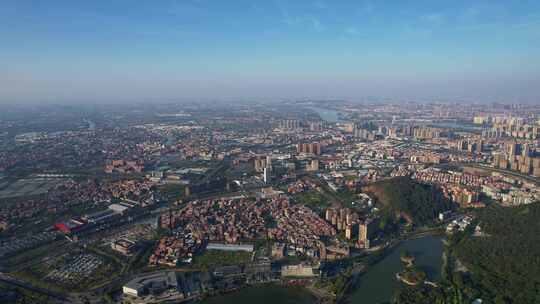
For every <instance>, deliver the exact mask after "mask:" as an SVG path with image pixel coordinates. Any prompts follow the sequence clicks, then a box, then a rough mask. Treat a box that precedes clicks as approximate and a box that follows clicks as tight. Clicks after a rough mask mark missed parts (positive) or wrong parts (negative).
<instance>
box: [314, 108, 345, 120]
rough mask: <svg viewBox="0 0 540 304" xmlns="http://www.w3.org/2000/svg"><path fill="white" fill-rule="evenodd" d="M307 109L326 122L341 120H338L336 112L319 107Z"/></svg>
mask: <svg viewBox="0 0 540 304" xmlns="http://www.w3.org/2000/svg"><path fill="white" fill-rule="evenodd" d="M309 109H311V110H313V111H315V112H316V113H317V114H319V116H320V117H321V119H322V120H326V121H328V122H338V121H341V119H340V118H339V115H340V113H339V112H338V111H335V110H331V109H326V108H319V107H309Z"/></svg>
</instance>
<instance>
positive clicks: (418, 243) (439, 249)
mask: <svg viewBox="0 0 540 304" xmlns="http://www.w3.org/2000/svg"><path fill="white" fill-rule="evenodd" d="M405 250H406V251H408V252H410V253H411V254H412V255H414V256H415V258H416V261H415V264H416V266H418V267H419V268H420V269H422V270H423V271H425V272H426V274H427V277H428V280H430V281H437V280H438V279H440V275H441V267H442V254H443V250H444V247H443V243H442V240H441V238H440V237H438V236H426V237H422V238H419V239H413V240H408V241H405V242H403V243H401V244H399V245H398V246H397V247H396V248H395V249H394V250H393V251H392V252H391V253H390V254H389V255H388V256H386V257H385V258H384V259H383V260H382V261H380V262H379V263H377V264H375V265H373V266H370V267H369V269H368V271H367V272H366V273H365V274H364V275H362V276H361V277H360V280H359V283H358V285H357V286H356V289H355V290H354V291H353V292H352V294H351V295H350V297H349V303H362V304H364V303H365V304H381V303H390V301H391V300H392V297H393V295H394V292H395V291H396V288H397V287H399V284H400V283H399V282H398V281H397V280H396V276H395V275H396V273H397V272H400V271H401V270H403V264H402V262H401V259H400V254H401V252H402V251H405Z"/></svg>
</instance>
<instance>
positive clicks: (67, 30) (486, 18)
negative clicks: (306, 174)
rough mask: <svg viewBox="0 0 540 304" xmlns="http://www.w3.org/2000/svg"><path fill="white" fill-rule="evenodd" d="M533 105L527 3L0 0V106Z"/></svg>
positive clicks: (538, 12)
mask: <svg viewBox="0 0 540 304" xmlns="http://www.w3.org/2000/svg"><path fill="white" fill-rule="evenodd" d="M366 97H380V98H393V99H396V100H405V99H408V100H415V99H418V100H433V101H437V100H472V101H503V102H504V101H507V102H521V101H526V102H540V1H538V0H534V1H527V0H521V1H513V0H504V1H502V0H486V1H476V0H466V1H462V0H453V1H440V0H423V1H408V0H394V1H385V0H377V1H375V0H347V1H346V0H343V1H342V0H332V1H329V0H311V1H310V0H308V1H303V0H287V1H285V0H283V1H282V0H260V1H259V0H91V1H77V0H47V1H43V0H34V1H31V0H0V103H4V104H5V103H7V104H18V103H25V102H31V103H46V102H70V103H71V102H73V103H77V102H84V103H88V102H111V103H112V102H125V101H127V102H129V101H135V100H137V101H141V100H147V101H159V100H171V99H172V100H174V99H186V100H198V99H201V100H202V99H209V100H214V99H215V100H236V99H242V100H250V99H264V100H281V99H297V98H298V99H300V98H302V99H304V98H314V99H330V98H332V99H334V98H338V99H349V100H352V101H354V100H360V101H361V100H362V99H363V98H366Z"/></svg>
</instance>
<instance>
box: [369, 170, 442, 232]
mask: <svg viewBox="0 0 540 304" xmlns="http://www.w3.org/2000/svg"><path fill="white" fill-rule="evenodd" d="M362 191H364V192H366V193H369V194H371V195H373V196H374V197H375V198H376V200H377V202H378V203H379V204H381V205H382V208H383V209H386V210H388V211H391V212H393V213H394V214H396V215H397V216H401V217H403V218H405V219H406V220H407V221H409V222H411V223H414V224H416V225H426V224H429V223H431V222H433V220H435V219H436V218H437V216H438V214H439V212H442V211H446V210H449V209H451V208H452V203H451V202H450V201H449V200H448V199H447V198H445V197H444V196H443V194H442V192H441V191H440V189H439V188H437V187H436V186H432V185H426V184H420V183H417V182H415V181H413V180H412V179H410V178H408V177H397V178H393V179H389V180H383V181H379V182H376V183H373V184H370V185H367V186H365V187H364V188H363V189H362Z"/></svg>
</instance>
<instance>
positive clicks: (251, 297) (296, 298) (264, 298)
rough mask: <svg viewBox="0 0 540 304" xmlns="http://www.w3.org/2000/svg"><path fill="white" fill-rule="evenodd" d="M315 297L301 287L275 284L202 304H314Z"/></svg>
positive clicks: (248, 289) (245, 290) (241, 291)
mask: <svg viewBox="0 0 540 304" xmlns="http://www.w3.org/2000/svg"><path fill="white" fill-rule="evenodd" d="M314 302H315V299H314V298H313V296H312V295H311V294H310V293H309V292H308V291H306V290H305V289H303V288H301V287H282V286H279V285H274V284H267V285H261V286H254V287H247V288H245V289H242V290H240V291H238V292H233V293H229V294H226V295H223V296H219V297H213V298H209V299H206V300H204V301H202V302H199V303H201V304H248V303H249V304H252V303H256V304H276V303H277V304H312V303H314Z"/></svg>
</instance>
